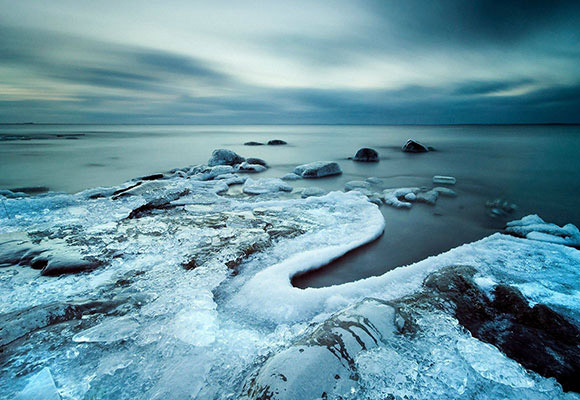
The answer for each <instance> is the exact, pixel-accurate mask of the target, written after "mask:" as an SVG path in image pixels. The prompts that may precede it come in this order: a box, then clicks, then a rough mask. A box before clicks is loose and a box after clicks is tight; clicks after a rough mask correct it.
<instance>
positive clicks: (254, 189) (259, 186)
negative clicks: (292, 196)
mask: <svg viewBox="0 0 580 400" xmlns="http://www.w3.org/2000/svg"><path fill="white" fill-rule="evenodd" d="M292 190H293V188H292V186H290V185H288V184H287V183H285V182H284V181H283V180H281V179H278V178H260V179H255V180H254V179H251V178H248V180H246V182H245V183H244V186H243V187H242V191H243V192H244V193H246V194H265V193H276V192H291V191H292Z"/></svg>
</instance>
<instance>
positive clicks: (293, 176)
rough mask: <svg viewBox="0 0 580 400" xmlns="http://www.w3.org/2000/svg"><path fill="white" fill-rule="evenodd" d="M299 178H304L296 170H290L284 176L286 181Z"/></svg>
mask: <svg viewBox="0 0 580 400" xmlns="http://www.w3.org/2000/svg"><path fill="white" fill-rule="evenodd" d="M298 179H302V177H301V176H300V175H296V174H295V173H294V172H290V173H289V174H286V175H284V176H283V177H282V180H284V181H296V180H298Z"/></svg>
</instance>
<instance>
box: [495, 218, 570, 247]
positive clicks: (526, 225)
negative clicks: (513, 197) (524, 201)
mask: <svg viewBox="0 0 580 400" xmlns="http://www.w3.org/2000/svg"><path fill="white" fill-rule="evenodd" d="M506 232H508V233H511V234H514V235H517V236H521V237H525V238H528V239H532V240H537V241H541V242H551V243H559V244H564V245H567V246H580V231H579V230H578V228H577V227H576V226H575V225H572V224H566V225H564V226H563V227H559V226H558V225H556V224H551V223H547V222H545V221H544V220H543V219H542V218H540V217H539V216H538V215H535V214H534V215H528V216H525V217H523V218H522V219H520V220H516V221H511V222H508V223H507V224H506Z"/></svg>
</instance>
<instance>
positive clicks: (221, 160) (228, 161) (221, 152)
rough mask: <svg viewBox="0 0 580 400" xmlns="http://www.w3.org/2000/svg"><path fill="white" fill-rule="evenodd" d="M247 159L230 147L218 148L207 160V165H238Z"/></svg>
mask: <svg viewBox="0 0 580 400" xmlns="http://www.w3.org/2000/svg"><path fill="white" fill-rule="evenodd" d="M244 161H246V159H245V158H244V157H242V156H240V155H238V154H236V153H234V152H233V151H231V150H228V149H217V150H214V151H213V153H211V158H210V159H209V161H208V162H207V165H209V166H210V167H214V166H216V165H231V166H233V165H236V164H241V163H243V162H244Z"/></svg>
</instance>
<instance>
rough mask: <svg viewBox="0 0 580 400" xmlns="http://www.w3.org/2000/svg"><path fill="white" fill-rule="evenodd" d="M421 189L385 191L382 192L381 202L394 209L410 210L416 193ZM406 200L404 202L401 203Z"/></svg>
mask: <svg viewBox="0 0 580 400" xmlns="http://www.w3.org/2000/svg"><path fill="white" fill-rule="evenodd" d="M420 190H421V189H420V188H417V187H410V188H398V189H385V190H384V191H383V201H384V202H385V204H387V205H389V206H391V207H395V208H411V207H412V206H413V204H412V202H413V201H415V200H416V199H417V196H416V195H415V194H416V193H419V191H420ZM401 199H403V200H406V201H402V200H401Z"/></svg>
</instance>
